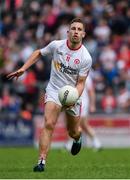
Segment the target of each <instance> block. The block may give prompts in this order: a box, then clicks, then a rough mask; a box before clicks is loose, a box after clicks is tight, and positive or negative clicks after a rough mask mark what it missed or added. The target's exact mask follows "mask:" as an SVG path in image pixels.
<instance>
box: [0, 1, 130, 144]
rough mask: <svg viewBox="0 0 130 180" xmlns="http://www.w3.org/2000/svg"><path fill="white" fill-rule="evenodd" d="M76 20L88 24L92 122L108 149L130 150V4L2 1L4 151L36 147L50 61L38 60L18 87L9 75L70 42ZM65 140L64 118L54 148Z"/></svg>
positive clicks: (0, 128)
mask: <svg viewBox="0 0 130 180" xmlns="http://www.w3.org/2000/svg"><path fill="white" fill-rule="evenodd" d="M74 17H81V18H82V19H83V20H84V22H85V25H86V38H85V39H84V42H83V43H84V45H85V46H86V47H87V48H88V50H89V52H90V54H91V56H92V58H93V69H92V71H91V76H92V79H93V82H94V86H95V92H96V112H95V113H92V114H90V117H89V122H90V124H91V125H92V126H93V128H94V129H95V131H96V133H97V136H99V138H100V140H101V142H102V145H103V146H104V147H128V146H130V115H129V114H130V1H129V0H116V1H114V0H80V1H79V0H33V1H32V0H28V1H25V0H0V146H17V145H18V146H27V145H28V146H36V147H37V145H38V137H39V133H40V128H41V126H42V125H43V123H42V120H43V113H44V104H43V101H44V92H45V87H46V85H47V83H48V80H49V75H50V65H51V57H50V56H45V57H42V58H41V59H39V61H38V62H37V63H36V64H35V65H34V66H32V67H31V68H30V69H29V70H28V71H27V72H26V73H25V74H24V75H23V76H22V77H20V79H19V80H18V81H15V80H7V78H6V75H7V74H8V73H10V72H12V71H14V70H16V69H18V68H19V67H21V66H22V65H23V63H24V62H25V61H26V60H27V58H28V57H29V56H30V54H31V53H32V52H33V50H35V49H37V48H43V47H44V46H46V45H47V44H48V43H49V42H51V41H52V40H56V39H65V38H66V31H67V29H68V22H69V21H70V20H71V19H73V18H74ZM66 140H67V132H66V129H65V124H64V115H63V114H61V115H60V117H59V120H58V123H57V125H56V129H55V132H54V135H53V143H52V146H53V147H62V146H63V144H64V142H65V141H66ZM87 144H88V146H91V143H89V139H88V141H87Z"/></svg>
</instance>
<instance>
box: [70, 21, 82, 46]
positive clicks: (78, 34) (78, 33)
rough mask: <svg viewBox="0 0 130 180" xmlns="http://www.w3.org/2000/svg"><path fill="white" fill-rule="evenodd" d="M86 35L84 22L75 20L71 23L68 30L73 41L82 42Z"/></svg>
mask: <svg viewBox="0 0 130 180" xmlns="http://www.w3.org/2000/svg"><path fill="white" fill-rule="evenodd" d="M84 36H85V31H84V27H83V24H82V23H79V22H74V23H72V24H71V25H70V28H69V31H68V38H69V40H70V41H71V43H76V44H78V43H81V42H82V39H83V38H84Z"/></svg>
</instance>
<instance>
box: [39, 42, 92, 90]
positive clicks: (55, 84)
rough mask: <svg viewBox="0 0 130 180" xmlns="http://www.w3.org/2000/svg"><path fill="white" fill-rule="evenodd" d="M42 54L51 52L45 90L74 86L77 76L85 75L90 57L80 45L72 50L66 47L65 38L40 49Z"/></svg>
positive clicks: (89, 63)
mask: <svg viewBox="0 0 130 180" xmlns="http://www.w3.org/2000/svg"><path fill="white" fill-rule="evenodd" d="M40 51H41V54H42V55H47V54H51V55H52V64H51V74H50V80H49V83H48V86H47V89H46V90H50V89H51V90H55V91H57V90H59V89H60V88H61V87H63V86H64V85H71V86H75V85H76V83H77V79H78V77H79V76H87V74H88V72H89V70H90V68H91V65H92V59H91V56H90V54H89V52H88V50H87V49H86V48H85V47H84V45H82V46H81V47H80V48H78V49H76V50H74V49H70V48H69V47H68V41H67V40H59V41H52V42H51V43H50V44H48V45H47V46H46V47H44V48H43V49H41V50H40Z"/></svg>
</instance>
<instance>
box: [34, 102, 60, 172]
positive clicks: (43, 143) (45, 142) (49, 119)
mask: <svg viewBox="0 0 130 180" xmlns="http://www.w3.org/2000/svg"><path fill="white" fill-rule="evenodd" d="M60 111H61V107H60V106H59V105H57V104H55V103H54V102H50V101H49V102H47V103H46V104H45V111H44V120H45V122H44V128H42V130H41V134H40V140H39V161H38V165H36V166H35V167H34V171H43V170H44V165H45V161H46V158H47V155H48V151H49V148H50V143H51V139H52V134H53V131H54V128H55V124H56V122H57V119H58V116H59V113H60Z"/></svg>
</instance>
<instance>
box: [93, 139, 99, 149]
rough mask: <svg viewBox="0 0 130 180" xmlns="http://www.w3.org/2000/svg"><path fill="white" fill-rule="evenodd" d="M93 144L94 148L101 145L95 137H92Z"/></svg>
mask: <svg viewBox="0 0 130 180" xmlns="http://www.w3.org/2000/svg"><path fill="white" fill-rule="evenodd" d="M93 146H94V147H95V148H100V147H101V142H100V141H99V139H98V138H97V137H94V138H93Z"/></svg>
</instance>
